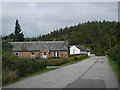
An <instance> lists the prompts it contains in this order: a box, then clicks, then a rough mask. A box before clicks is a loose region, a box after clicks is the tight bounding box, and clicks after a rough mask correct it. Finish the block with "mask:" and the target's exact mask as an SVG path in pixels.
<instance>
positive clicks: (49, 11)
mask: <svg viewBox="0 0 120 90" xmlns="http://www.w3.org/2000/svg"><path fill="white" fill-rule="evenodd" d="M2 15H3V21H2V24H3V27H2V30H3V33H2V34H3V35H7V34H10V33H11V32H13V30H14V23H15V19H19V21H20V25H21V28H22V30H23V32H24V34H25V36H26V37H32V36H38V35H40V34H47V33H49V32H50V31H53V30H55V29H58V28H64V27H65V26H70V25H75V24H78V23H82V22H87V21H88V20H89V21H92V20H109V21H113V20H114V21H117V19H118V17H117V15H118V7H117V3H114V2H103V3H100V2H96V3H82V2H81V3H71V2H70V3H66V2H64V3H62V2H56V3H53V2H50V3H48V2H47V3H45V2H44V3H25V2H24V3H3V14H2ZM6 26H7V27H6Z"/></svg>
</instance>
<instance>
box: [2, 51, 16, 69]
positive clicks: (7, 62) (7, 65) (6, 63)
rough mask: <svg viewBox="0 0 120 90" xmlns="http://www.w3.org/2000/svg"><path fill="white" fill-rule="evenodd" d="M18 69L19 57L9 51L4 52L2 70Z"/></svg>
mask: <svg viewBox="0 0 120 90" xmlns="http://www.w3.org/2000/svg"><path fill="white" fill-rule="evenodd" d="M16 69H17V57H16V56H13V55H12V54H11V53H9V52H3V53H2V70H3V71H7V70H11V71H13V70H16Z"/></svg>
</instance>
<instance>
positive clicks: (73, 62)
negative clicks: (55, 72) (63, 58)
mask: <svg viewBox="0 0 120 90" xmlns="http://www.w3.org/2000/svg"><path fill="white" fill-rule="evenodd" d="M87 58H89V57H85V58H82V59H79V60H77V61H71V62H68V63H65V64H62V65H60V66H67V65H71V64H75V63H78V62H80V61H83V60H85V59H87Z"/></svg>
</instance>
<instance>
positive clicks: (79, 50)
mask: <svg viewBox="0 0 120 90" xmlns="http://www.w3.org/2000/svg"><path fill="white" fill-rule="evenodd" d="M74 54H88V56H89V54H90V52H89V49H86V48H85V47H84V46H79V45H73V46H70V55H74Z"/></svg>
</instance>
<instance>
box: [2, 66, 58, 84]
mask: <svg viewBox="0 0 120 90" xmlns="http://www.w3.org/2000/svg"><path fill="white" fill-rule="evenodd" d="M55 69H56V68H46V69H43V70H41V71H39V72H36V73H32V74H29V75H27V76H24V77H21V78H19V79H17V80H14V81H12V82H8V83H5V84H2V86H6V85H9V84H13V83H16V82H18V81H20V80H23V79H26V78H28V77H32V76H35V75H38V74H42V73H45V72H48V71H51V70H55Z"/></svg>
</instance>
